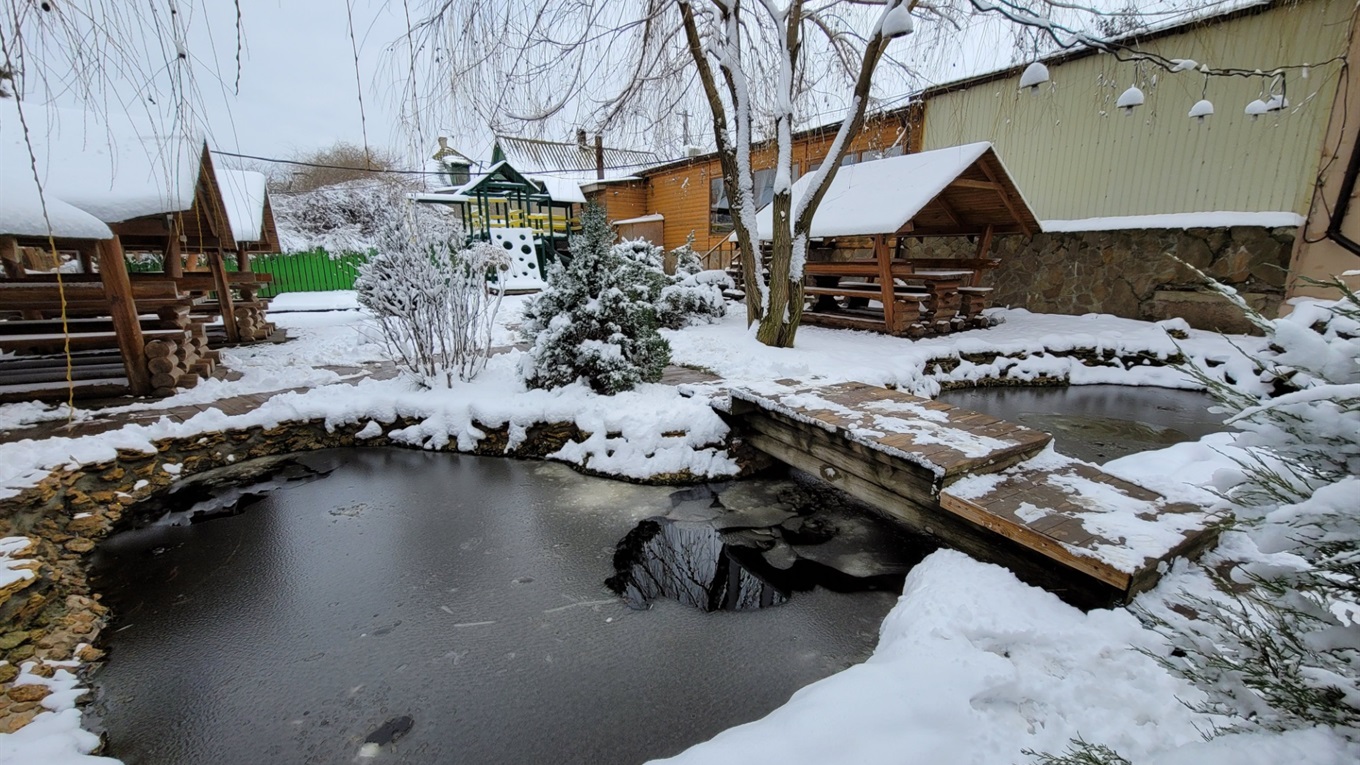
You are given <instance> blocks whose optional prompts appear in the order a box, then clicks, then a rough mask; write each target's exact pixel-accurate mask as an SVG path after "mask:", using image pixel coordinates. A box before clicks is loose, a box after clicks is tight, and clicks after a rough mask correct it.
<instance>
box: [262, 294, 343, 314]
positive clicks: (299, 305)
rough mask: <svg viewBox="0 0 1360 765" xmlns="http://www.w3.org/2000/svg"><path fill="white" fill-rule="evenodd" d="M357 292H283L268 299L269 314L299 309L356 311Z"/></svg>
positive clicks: (298, 310)
mask: <svg viewBox="0 0 1360 765" xmlns="http://www.w3.org/2000/svg"><path fill="white" fill-rule="evenodd" d="M357 310H359V300H358V294H357V293H356V292H354V291H353V290H331V291H328V292H285V293H283V294H280V295H275V296H274V297H272V298H270V300H269V316H270V318H273V317H274V315H275V314H279V313H290V312H295V311H297V312H300V311H357Z"/></svg>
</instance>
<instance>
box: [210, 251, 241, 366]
mask: <svg viewBox="0 0 1360 765" xmlns="http://www.w3.org/2000/svg"><path fill="white" fill-rule="evenodd" d="M208 268H209V269H210V270H211V271H212V275H213V289H214V290H215V291H216V292H217V305H218V307H219V308H220V309H221V310H222V326H223V327H224V328H225V329H226V330H227V342H231V343H239V342H241V333H240V332H239V331H237V329H236V308H235V306H234V305H233V304H232V302H231V287H230V286H228V285H227V269H226V267H225V266H224V265H223V263H222V250H220V249H218V250H214V251H213V252H211V253H209V254H208Z"/></svg>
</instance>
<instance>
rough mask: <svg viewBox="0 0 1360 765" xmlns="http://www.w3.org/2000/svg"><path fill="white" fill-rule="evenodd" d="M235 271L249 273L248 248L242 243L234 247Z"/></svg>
mask: <svg viewBox="0 0 1360 765" xmlns="http://www.w3.org/2000/svg"><path fill="white" fill-rule="evenodd" d="M236 271H237V272H238V273H242V274H248V273H250V250H249V249H247V246H246V245H244V244H243V245H241V246H240V247H238V248H236Z"/></svg>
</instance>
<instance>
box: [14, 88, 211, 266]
mask: <svg viewBox="0 0 1360 765" xmlns="http://www.w3.org/2000/svg"><path fill="white" fill-rule="evenodd" d="M23 106H24V110H23V122H22V124H23V125H25V126H26V127H27V139H26V137H25V131H24V130H22V129H20V124H21V123H20V120H19V105H18V104H17V103H16V102H15V101H14V100H12V99H4V100H0V125H3V126H4V131H3V137H0V155H3V158H2V159H0V180H3V183H4V187H5V199H4V205H3V207H5V208H13V209H16V210H17V209H25V210H31V209H35V208H37V206H38V204H39V200H38V186H37V185H35V184H34V183H33V170H32V168H31V167H30V166H29V151H30V147H31V149H32V152H33V155H34V159H36V163H35V164H36V166H37V175H38V178H39V180H40V182H41V185H42V195H43V199H44V200H46V203H47V207H48V210H49V212H50V211H51V210H62V211H63V214H62V215H61V216H59V218H60V221H61V223H62V232H57V231H55V230H54V233H55V234H57V235H58V236H64V237H70V238H81V237H82V236H90V235H91V234H92V233H93V232H94V231H95V230H96V229H95V228H94V227H91V226H89V223H90V221H89V220H87V219H85V218H84V217H83V216H81V215H75V214H74V213H73V212H72V211H73V210H75V211H79V212H81V213H83V214H84V215H87V216H89V218H93V219H94V220H96V221H102V222H103V223H105V224H127V225H122V226H120V225H111V226H106V229H110V228H111V229H112V233H110V232H109V231H108V230H105V231H103V232H101V236H102V238H108V237H109V236H111V235H112V234H114V233H116V234H120V235H122V236H124V237H125V238H133V239H138V238H141V239H151V238H154V236H159V237H160V238H164V236H166V235H167V233H166V232H165V231H156V232H155V233H154V235H153V229H155V228H156V226H154V225H149V224H148V223H142V222H137V223H130V224H129V223H128V222H132V221H138V220H139V219H146V220H147V221H155V222H159V223H160V228H162V229H163V228H164V222H163V219H162V218H161V217H160V216H164V215H166V214H182V220H183V224H184V225H183V231H184V233H186V234H187V235H188V236H189V237H190V239H191V241H194V242H197V243H202V242H204V241H208V240H210V241H211V243H212V244H213V245H220V246H224V247H233V246H234V245H235V242H234V241H233V237H232V236H231V232H230V230H228V225H227V223H226V220H225V219H226V212H225V209H224V207H223V203H222V199H221V194H220V192H219V191H218V189H217V188H216V185H215V177H214V173H213V169H212V164H211V157H210V156H209V153H208V151H207V146H206V144H205V143H204V139H203V135H202V133H201V132H200V131H198V130H197V129H196V128H189V129H175V130H172V131H169V133H163V132H159V131H157V130H156V129H154V127H153V126H152V125H150V124H149V123H147V124H138V123H137V122H135V121H133V118H132V116H131V115H130V114H124V113H122V112H119V113H117V114H110V115H108V116H107V117H105V116H100V115H96V114H93V113H90V112H85V111H81V110H78V109H63V108H54V107H49V106H44V105H42V104H36V103H35V104H28V103H25V104H24V105H23ZM25 178H27V181H25ZM10 214H11V212H10V210H6V212H5V213H4V215H5V216H6V217H9V216H10ZM15 215H16V217H17V213H16V214H15ZM55 222H56V221H54V223H55ZM78 222H79V223H78ZM3 227H5V228H19V226H13V225H6V226H3ZM30 228H31V227H30ZM78 231H83V232H84V233H83V234H80V233H78ZM12 233H15V234H18V231H15V232H12ZM30 235H32V234H30ZM42 235H44V236H45V235H46V231H45V230H44V231H43V232H42Z"/></svg>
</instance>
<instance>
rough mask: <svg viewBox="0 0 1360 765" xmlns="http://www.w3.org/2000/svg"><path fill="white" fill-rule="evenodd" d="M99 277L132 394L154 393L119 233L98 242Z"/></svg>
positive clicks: (144, 342) (140, 325) (144, 343)
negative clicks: (107, 302)
mask: <svg viewBox="0 0 1360 765" xmlns="http://www.w3.org/2000/svg"><path fill="white" fill-rule="evenodd" d="M99 279H100V281H101V282H103V284H104V297H105V298H106V299H107V300H108V301H109V316H110V317H111V318H112V319H113V331H114V334H115V335H117V337H118V350H119V351H121V352H122V354H123V369H124V370H125V371H126V372H127V379H128V387H129V388H131V389H132V393H133V395H137V396H145V395H147V394H149V393H150V392H151V372H150V370H148V369H147V367H146V341H145V340H144V339H143V338H142V324H141V322H139V321H138V320H137V302H136V301H135V300H133V298H132V280H131V279H129V278H128V272H127V264H126V263H125V262H124V261H123V243H122V242H121V241H120V240H119V239H118V237H116V236H115V237H114V238H112V239H106V240H103V241H101V242H100V243H99Z"/></svg>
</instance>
